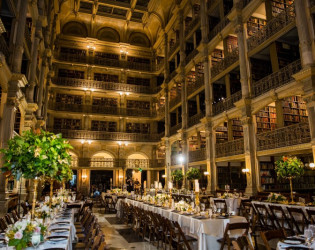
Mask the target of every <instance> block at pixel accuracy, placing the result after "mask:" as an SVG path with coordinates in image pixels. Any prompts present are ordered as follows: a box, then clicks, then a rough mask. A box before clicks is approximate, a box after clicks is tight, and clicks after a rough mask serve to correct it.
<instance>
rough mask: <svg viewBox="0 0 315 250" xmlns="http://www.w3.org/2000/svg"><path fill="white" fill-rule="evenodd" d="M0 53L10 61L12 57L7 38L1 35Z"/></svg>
mask: <svg viewBox="0 0 315 250" xmlns="http://www.w3.org/2000/svg"><path fill="white" fill-rule="evenodd" d="M0 51H1V52H2V53H3V55H4V56H5V57H6V60H7V61H8V59H9V55H10V53H9V47H8V45H7V42H6V40H5V38H4V37H3V36H2V35H0Z"/></svg>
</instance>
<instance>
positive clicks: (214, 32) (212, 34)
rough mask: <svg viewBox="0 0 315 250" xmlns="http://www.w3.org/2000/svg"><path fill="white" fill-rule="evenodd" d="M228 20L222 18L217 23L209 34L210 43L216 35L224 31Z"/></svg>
mask: <svg viewBox="0 0 315 250" xmlns="http://www.w3.org/2000/svg"><path fill="white" fill-rule="evenodd" d="M229 22H230V20H229V19H228V18H227V17H224V18H223V19H222V20H221V22H219V23H218V24H217V25H216V26H215V27H214V28H213V29H212V30H211V32H210V33H209V41H211V40H212V39H213V38H214V37H215V36H216V35H217V34H219V33H220V32H221V30H223V29H224V27H225V26H227V25H228V24H229Z"/></svg>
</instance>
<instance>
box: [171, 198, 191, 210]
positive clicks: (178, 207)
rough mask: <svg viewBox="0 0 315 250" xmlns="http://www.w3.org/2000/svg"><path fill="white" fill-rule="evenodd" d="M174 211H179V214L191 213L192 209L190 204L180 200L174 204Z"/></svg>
mask: <svg viewBox="0 0 315 250" xmlns="http://www.w3.org/2000/svg"><path fill="white" fill-rule="evenodd" d="M175 209H176V210H177V211H181V212H191V211H192V207H191V205H190V204H188V203H187V202H185V201H183V200H181V201H179V202H178V203H175Z"/></svg>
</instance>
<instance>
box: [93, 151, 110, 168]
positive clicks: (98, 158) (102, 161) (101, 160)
mask: <svg viewBox="0 0 315 250" xmlns="http://www.w3.org/2000/svg"><path fill="white" fill-rule="evenodd" d="M90 167H102V168H113V167H114V157H113V155H112V154H111V153H109V152H107V151H100V152H97V153H95V154H94V155H92V158H91V162H90Z"/></svg>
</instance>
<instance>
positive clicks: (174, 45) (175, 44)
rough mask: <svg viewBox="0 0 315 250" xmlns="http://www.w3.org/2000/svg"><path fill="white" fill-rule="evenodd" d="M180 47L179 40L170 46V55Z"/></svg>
mask: <svg viewBox="0 0 315 250" xmlns="http://www.w3.org/2000/svg"><path fill="white" fill-rule="evenodd" d="M178 47H179V40H178V41H177V42H176V43H174V44H173V45H172V46H170V54H169V55H172V54H173V53H174V52H175V50H176V49H177V48H178Z"/></svg>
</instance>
